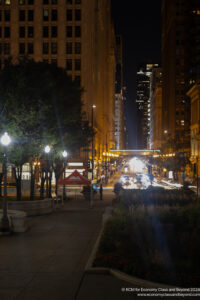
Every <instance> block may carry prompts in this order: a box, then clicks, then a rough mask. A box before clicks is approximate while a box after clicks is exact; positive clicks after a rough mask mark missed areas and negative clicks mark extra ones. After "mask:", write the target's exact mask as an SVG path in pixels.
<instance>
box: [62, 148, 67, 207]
mask: <svg viewBox="0 0 200 300" xmlns="http://www.w3.org/2000/svg"><path fill="white" fill-rule="evenodd" d="M67 155H68V153H67V151H66V150H64V151H63V152H62V156H63V160H64V164H63V179H65V169H66V165H67ZM62 198H63V201H64V200H66V198H67V195H66V189H65V184H63V197H62Z"/></svg>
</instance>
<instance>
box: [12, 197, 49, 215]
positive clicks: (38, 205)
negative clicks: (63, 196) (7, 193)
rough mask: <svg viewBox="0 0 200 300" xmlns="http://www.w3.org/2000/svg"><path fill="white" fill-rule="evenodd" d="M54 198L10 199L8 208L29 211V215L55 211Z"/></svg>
mask: <svg viewBox="0 0 200 300" xmlns="http://www.w3.org/2000/svg"><path fill="white" fill-rule="evenodd" d="M53 202H54V200H53V199H44V200H34V201H8V209H11V210H13V209H14V210H20V211H24V212H26V213H27V216H40V215H46V214H50V213H52V212H53V208H54V203H53Z"/></svg>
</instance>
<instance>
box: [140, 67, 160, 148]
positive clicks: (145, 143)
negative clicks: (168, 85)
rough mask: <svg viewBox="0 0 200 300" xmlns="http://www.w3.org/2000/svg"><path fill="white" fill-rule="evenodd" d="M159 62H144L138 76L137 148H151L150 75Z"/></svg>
mask: <svg viewBox="0 0 200 300" xmlns="http://www.w3.org/2000/svg"><path fill="white" fill-rule="evenodd" d="M156 66H158V64H142V65H140V66H139V67H138V71H137V76H136V105H137V110H138V130H137V148H138V149H147V148H149V138H150V76H151V73H152V69H153V67H156Z"/></svg>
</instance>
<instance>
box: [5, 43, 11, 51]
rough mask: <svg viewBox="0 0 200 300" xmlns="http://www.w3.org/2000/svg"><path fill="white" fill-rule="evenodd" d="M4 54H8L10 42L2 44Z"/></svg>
mask: <svg viewBox="0 0 200 300" xmlns="http://www.w3.org/2000/svg"><path fill="white" fill-rule="evenodd" d="M4 54H10V44H8V43H5V44H4Z"/></svg>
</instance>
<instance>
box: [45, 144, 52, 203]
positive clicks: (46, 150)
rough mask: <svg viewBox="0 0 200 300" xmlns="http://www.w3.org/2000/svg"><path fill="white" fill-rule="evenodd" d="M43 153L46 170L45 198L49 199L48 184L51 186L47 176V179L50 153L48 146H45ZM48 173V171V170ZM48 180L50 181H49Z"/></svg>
mask: <svg viewBox="0 0 200 300" xmlns="http://www.w3.org/2000/svg"><path fill="white" fill-rule="evenodd" d="M44 151H45V153H46V154H47V170H46V197H47V198H48V197H50V196H51V195H50V194H51V191H49V184H51V177H50V176H49V177H48V167H49V168H50V165H49V153H50V151H51V147H50V146H49V145H47V146H46V147H45V148H44ZM49 171H50V170H49ZM49 179H50V181H49Z"/></svg>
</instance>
